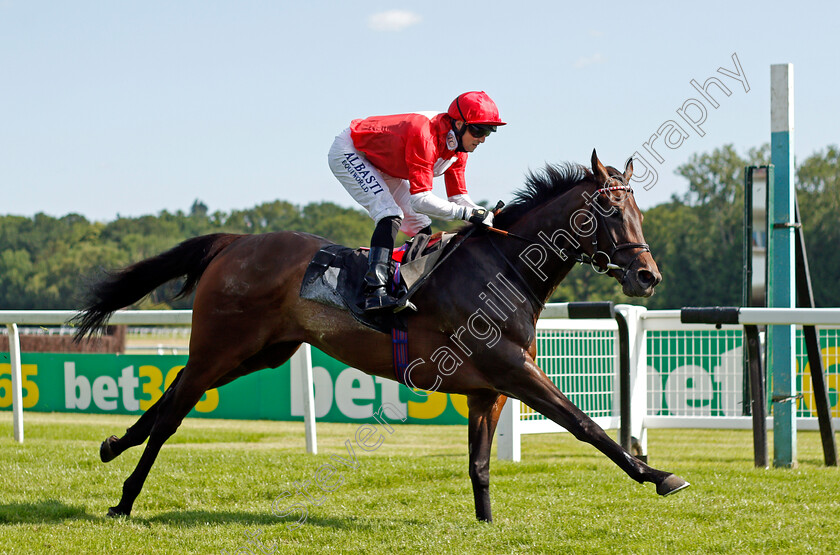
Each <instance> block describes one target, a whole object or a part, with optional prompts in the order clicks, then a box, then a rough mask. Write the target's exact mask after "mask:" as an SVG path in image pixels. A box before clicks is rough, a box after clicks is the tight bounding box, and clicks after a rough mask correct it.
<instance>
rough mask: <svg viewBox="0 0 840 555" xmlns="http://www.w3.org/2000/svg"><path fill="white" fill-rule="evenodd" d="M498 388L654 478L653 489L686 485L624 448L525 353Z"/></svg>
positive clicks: (639, 477) (639, 476)
mask: <svg viewBox="0 0 840 555" xmlns="http://www.w3.org/2000/svg"><path fill="white" fill-rule="evenodd" d="M503 375H504V376H505V383H504V384H500V386H502V387H500V389H501V390H502V391H504V392H505V393H506V394H509V395H510V396H512V397H515V398H517V399H519V400H521V401H522V402H524V403H526V404H527V405H528V406H530V407H531V408H533V409H534V410H536V411H537V412H539V413H541V414H543V415H544V416H546V417H548V418H550V419H551V420H553V421H554V422H556V423H557V424H560V425H561V426H563V427H564V428H566V429H567V430H568V431H569V432H571V433H572V435H574V436H575V437H576V438H577V439H579V440H580V441H584V442H586V443H589V444H591V445H592V446H594V447H595V448H596V449H598V450H599V451H601V452H602V453H603V454H604V455H606V456H607V457H608V458H609V459H610V460H612V461H613V462H614V463H615V464H616V465H618V466H619V468H621V469H622V470H623V471H624V472H626V473H627V474H628V475H629V476H630V477H631V478H633V479H634V480H636V481H637V482H639V483H642V482H653V483H654V484H656V493H658V494H659V495H669V494H671V493H675V492H677V491H679V490H681V489H683V488H686V487H688V485H689V484H688V482H686V481H685V480H683V479H682V478H680V477H679V476H676V475H675V474H670V473H668V472H664V471H662V470H656V469H655V468H651V467H650V466H648V465H646V464H645V463H643V462H642V461H640V460H639V459H637V458H635V457H633V456H632V455H631V454H630V453H628V452H627V451H625V450H624V449H623V448H622V447H621V446H620V445H619V444H618V443H616V442H615V441H613V439H612V438H611V437H610V436H608V435H607V433H606V432H605V431H604V429H603V428H601V427H600V426H599V425H598V424H596V423H595V422H594V421H593V420H592V419H591V418H589V416H587V415H586V414H585V413H584V412H583V411H582V410H580V409H579V408H578V407H577V406H576V405H575V404H574V403H572V402H571V401H569V399H568V398H567V397H566V396H565V395H563V393H562V392H561V391H560V390H559V389H557V386H555V385H554V384H553V383H552V382H551V380H549V379H548V377H547V376H546V375H545V374H544V373H543V372H542V370H540V369H539V367H538V366H537V365H536V363H534V361H533V360H532V359H531V358H530V357H528V358H527V359H526V362H525V367H524V368H521V367H520V368H518V369H516V370H511V371H510V372H508V373H504V374H503Z"/></svg>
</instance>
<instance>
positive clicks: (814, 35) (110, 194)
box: [0, 0, 840, 221]
mask: <svg viewBox="0 0 840 555" xmlns="http://www.w3.org/2000/svg"><path fill="white" fill-rule="evenodd" d="M837 21H840V3H837V2H811V1H807V0H806V1H800V2H796V3H794V2H789V1H788V2H777V1H774V0H770V1H765V2H760V3H759V2H733V1H727V2H718V1H714V0H707V1H705V2H697V3H678V2H643V1H639V2H610V1H602V2H558V1H556V0H553V1H528V0H522V1H519V2H497V1H495V2H494V1H487V2H460V1H458V0H449V1H446V2H443V1H439V0H424V1H423V2H393V1H375V0H354V1H353V2H324V1H319V0H309V1H306V2H300V1H295V2H291V1H280V0H278V1H256V0H242V1H237V2H232V1H229V2H218V1H208V0H202V1H197V0H183V1H172V0H167V1H160V0H146V1H143V2H127V1H121V2H114V1H106V0H101V1H85V0H79V1H74V2H66V1H63V0H62V1H52V2H50V1H40V0H0V214H17V215H24V216H32V215H34V214H36V213H38V212H43V213H46V214H49V215H52V216H62V215H65V214H68V213H78V214H82V215H84V216H85V217H87V218H88V219H90V220H95V221H110V220H113V219H114V218H116V217H117V216H118V215H120V216H139V215H144V214H157V213H159V212H160V211H162V210H168V211H170V212H175V211H177V210H183V211H185V212H188V211H189V209H190V207H191V206H192V204H193V202H194V201H195V200H196V199H199V200H201V201H202V202H203V203H205V204H206V205H207V206H208V207H209V209H210V211H211V212H213V211H217V210H220V211H223V212H229V211H231V210H235V209H245V208H250V207H253V206H255V205H258V204H261V203H264V202H271V201H274V200H278V199H279V200H284V201H289V202H292V203H294V204H298V205H304V204H307V203H310V202H320V201H331V202H336V203H338V204H340V205H342V206H351V205H353V201H352V199H351V198H350V197H349V195H348V194H347V192H345V191H344V189H343V188H342V187H341V186H340V185H339V183H338V182H337V181H336V180H335V178H334V177H333V176H332V174H331V172H330V170H329V168H328V166H327V151H328V150H329V147H330V145H331V144H332V141H333V138H334V137H335V135H337V134H338V133H339V132H341V131H342V130H343V129H344V128H346V127H347V126H348V125H349V122H350V121H351V120H352V119H355V118H360V117H366V116H370V115H379V114H394V113H406V112H415V111H423V110H436V111H445V110H446V109H447V108H448V106H449V104H450V102H451V101H452V100H453V99H454V97H455V96H457V95H458V94H460V93H462V92H465V91H469V90H484V91H486V92H487V93H488V94H489V95H490V96H491V97H492V98H493V99H494V100H495V101H496V103H497V105H498V106H499V109H500V112H501V116H502V118H503V119H504V120H505V121H506V122H508V125H507V126H505V127H502V128H500V129H499V131H498V132H497V133H495V134H493V135H492V136H490V137H489V138H488V139H487V141H486V142H485V143H484V144H483V145H481V146H480V147H479V148H478V149H477V150H476V151H475V153H473V154H471V155H470V158H469V162H468V164H467V186H468V188H469V191H470V195H471V196H472V197H473V199H474V200H476V201H481V200H487V201H489V202H491V203H493V204H495V202H496V201H497V200H503V201H509V200H510V199H511V198H512V196H513V193H514V192H515V191H516V190H517V189H519V188H521V187H522V185H523V183H524V180H525V176H526V174H527V172H528V171H531V170H538V169H540V168H541V167H544V166H545V164H546V163H558V162H564V161H569V162H579V163H584V164H588V161H589V159H590V156H591V153H592V150H593V148H594V149H597V152H598V155H599V157H600V159H601V160H602V161H603V162H604V163H605V164H607V165H613V166H616V167H623V164H624V162H625V160H626V159H627V158H628V157H629V156H631V155H633V154H634V153H638V155H637V156H638V157H641V158H642V161H641V163H643V164H644V165H645V166H646V167H649V168H650V169H651V170H652V171H653V172H655V173H656V176H657V177H656V180H655V182H654V181H653V180H652V175H653V174H652V173H651V174H649V177H648V180H647V181H646V182H645V183H644V185H646V186H647V189H646V188H645V187H644V186H641V185H642V183H639V184H637V186H636V200H637V202H638V203H639V205H640V206H641V207H642V208H649V207H651V206H655V205H657V204H659V203H662V202H666V201H668V200H669V199H670V198H671V196H672V195H683V194H684V193H685V192H686V191H687V189H688V183H687V182H686V181H685V180H684V179H683V178H682V177H680V176H677V175H676V174H675V173H674V170H675V169H676V168H677V167H678V166H679V165H680V164H684V163H686V162H687V161H688V160H689V158H690V157H691V156H692V155H694V154H702V153H706V152H711V151H712V150H713V149H715V148H718V147H720V146H723V145H726V144H733V145H735V148H736V149H737V150H738V152H739V153H741V154H742V155H744V154H746V152H747V150H748V149H749V148H751V147H756V146H760V145H761V144H763V143H766V142H769V140H770V66H771V65H772V64H781V63H792V64H793V65H794V81H795V84H794V91H795V92H794V97H795V108H794V113H795V116H794V117H795V131H794V145H795V156H796V159H797V160H803V159H804V158H806V157H807V156H809V155H811V154H813V153H815V152H817V151H819V150H821V149H824V148H825V147H827V146H828V145H831V144H838V143H840V109H838V102H840V92H838V91H840V82H839V81H840V77H838V69H840V43H838V41H837V38H836V34H837V29H836V25H837ZM727 72H728V73H727ZM733 76H734V77H733ZM711 77H715V78H717V79H718V82H717V83H720V84H722V85H723V86H724V87H725V88H726V91H723V89H722V88H720V87H719V86H718V84H717V83H716V82H714V81H711V82H708V91H707V94H708V95H709V96H710V97H711V98H712V99H713V100H714V102H715V103H717V104H718V106H717V107H713V106H712V104H711V101H710V100H707V99H705V98H704V97H703V95H702V94H701V93H700V92H699V91H698V90H697V89H696V88H694V87H693V86H692V81H695V82H696V83H697V85H698V86H700V87H701V88H702V87H703V86H704V85H705V84H707V80H708V79H709V78H711ZM726 92H728V93H729V94H728V95H727V94H726ZM692 99H693V100H694V101H695V102H698V103H700V105H699V106H698V105H696V104H693V103H692V102H691V100H692ZM686 103H688V104H686ZM684 105H685V109H683V107H684ZM678 110H680V111H681V112H682V113H683V115H684V116H686V117H687V118H689V119H694V120H695V121H700V120H704V121H702V123H699V124H689V123H688V122H687V121H686V120H685V119H682V118H681V117H680V115H679V114H678V112H677V111H678ZM704 118H705V119H704ZM674 124H676V125H674ZM701 134H702V136H701ZM651 137H653V140H651ZM646 143H647V147H648V148H647V149H646V148H645V144H646ZM666 143H667V144H666ZM651 150H652V151H654V152H655V153H656V155H658V156H659V159H658V160H657V158H656V157H655V156H654V154H653V153H651V152H650V151H651ZM636 167H637V171H641V170H642V169H643V168H642V167H641V166H640V161H639V160H638V158H637V163H636ZM435 191H436V192H437V193H438V194H439V195H440V196H444V195H445V191H444V188H443V183H442V182H438V180H436V184H435Z"/></svg>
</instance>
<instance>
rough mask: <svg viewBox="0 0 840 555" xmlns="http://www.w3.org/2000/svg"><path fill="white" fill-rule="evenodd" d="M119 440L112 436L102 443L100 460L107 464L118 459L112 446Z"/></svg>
mask: <svg viewBox="0 0 840 555" xmlns="http://www.w3.org/2000/svg"><path fill="white" fill-rule="evenodd" d="M119 439H120V438H118V437H117V436H111V437H109V438H108V439H106V440H105V441H103V442H102V445H100V446H99V460H101V461H102V462H104V463H106V462H109V461H112V460H114V459H116V458H117V455H116V454H115V453H114V451H113V450H112V449H111V444H112V443H114V442H115V441H118V440H119ZM108 514H110V512H109V513H108Z"/></svg>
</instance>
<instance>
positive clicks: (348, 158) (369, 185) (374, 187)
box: [341, 152, 382, 195]
mask: <svg viewBox="0 0 840 555" xmlns="http://www.w3.org/2000/svg"><path fill="white" fill-rule="evenodd" d="M341 164H342V165H343V166H344V168H345V169H346V170H347V171H348V172H349V173H350V175H352V176H353V179H355V180H356V182H357V183H358V184H359V187H361V188H362V191H364V192H366V193H367V192H368V191H370V192H372V193H373V194H374V195H378V194H379V193H381V192H382V185H381V184H380V183H379V181H377V179H376V175H375V174H374V173H373V172H371V171H370V170H369V169H367V168H366V167H365V164H364V162H362V161H361V158H359V156H358V155H357V154H356V153H354V152H347V153H345V154H344V160H342V161H341Z"/></svg>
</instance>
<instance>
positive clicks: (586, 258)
mask: <svg viewBox="0 0 840 555" xmlns="http://www.w3.org/2000/svg"><path fill="white" fill-rule="evenodd" d="M615 181H618V182H619V183H620V184H619V185H609V183H610V182H615ZM612 191H627V192H629V193H630V194H633V189H632V187H630V186H629V185H627V184H625V183H624V182H623V180H620V178H618V177H613V178H611V179H610V180H608V181H607V182H606V183H604V186H603V187H601V188H600V189H598V190H597V191H595V194H596V195H607V194H609V193H610V192H612ZM595 213H596V216H595V218H596V220H598V221H600V222H601V223H603V217H604V216H603V215H602V214H601V213H600V212H598V211H597V210H596V211H595ZM604 227H605V228H606V225H604ZM487 229H488V230H489V231H492V232H493V233H497V234H499V235H502V236H506V237H513V238H514V239H519V240H520V241H525V242H527V243H530V244H532V245H533V244H539V243H541V242H542V241H538V240H535V239H533V238H530V237H525V236H523V235H518V234H516V233H512V232H510V231H505V230H504V229H498V228H495V227H488V228H487ZM607 235H608V236H609V237H610V239H611V240H612V251H611V252H610V253H609V254H607V253H606V252H605V251H601V250H598V240H597V239H593V241H592V247H593V249H594V253H593V254H591V255H590V254H587V253H578V252H576V251H575V252H572V253H571V254H570V253H568V252H566V249H565V248H561V249H560V251H559V252H560V253H562V254H563V255H564V256H566V257H570V258H572V259H574V261H575V262H576V263H578V264H582V265H583V264H588V265H589V266H590V267H591V268H592V270H593V271H594V272H595V273H597V274H606V273H607V272H609V271H610V270H618V271H620V272H622V275H621V281H624V278H625V277H626V276H627V272H628V271H630V268H631V267H632V266H633V264H634V263H635V262H636V260H637V259H638V258H639V256H641V254H642V253H643V252H650V245H648V244H647V243H621V244H617V243H616V242H615V239H613V238H612V235H611V234H610V233H609V232H608V233H607ZM490 244H491V245H492V246H493V248H494V249H495V250H496V252H497V253H498V254H499V256H501V257H502V259H503V260H504V261H505V263H506V264H507V265H508V267H509V268H510V269H511V270H513V272H514V273H515V274H516V276H517V277H518V278H519V280H520V281H521V282H522V283H523V284H525V286H526V288H527V290H528V293H529V295H530V296H531V298H532V300H536V302H537V305H538V306H545V304H544V303H543V302H542V301H541V300H540V299H539V298H538V297H537V295H536V293H534V292H533V290H532V289H531V287H530V285H528V282H527V281H526V280H525V277H524V276H523V275H522V274H521V273H520V272H519V270H517V269H516V268H515V267H514V265H513V263H512V262H511V261H510V260H508V258H507V257H506V256H505V255H504V253H503V252H502V251H501V249H499V247H498V246H496V244H495V243H493V241H492V240H491V241H490ZM625 249H640V250H639V252H637V253H636V255H635V256H634V257H633V258H632V259H631V260H630V262H629V263H627V264H626V265H625V266H620V265H618V264H615V263H613V262H611V260H612V259H613V257H614V256H615V254H616V253H617V252H618V251H620V250H625ZM599 254H603V255H604V256H605V257H606V261H605V262H604V265H603V267H602V266H601V265H600V264H599V263H598V261H597V260H596V258H597V257H598V255H599Z"/></svg>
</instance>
